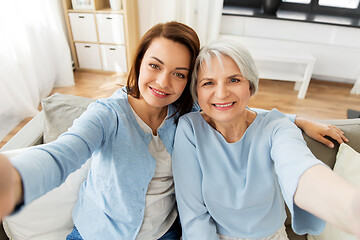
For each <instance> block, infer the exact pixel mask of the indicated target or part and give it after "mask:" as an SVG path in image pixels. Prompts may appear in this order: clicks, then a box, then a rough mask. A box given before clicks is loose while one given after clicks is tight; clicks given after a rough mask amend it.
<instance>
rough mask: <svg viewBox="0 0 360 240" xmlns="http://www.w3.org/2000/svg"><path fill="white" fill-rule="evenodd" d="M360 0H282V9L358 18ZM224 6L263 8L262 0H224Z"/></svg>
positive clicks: (359, 16) (359, 15) (359, 14)
mask: <svg viewBox="0 0 360 240" xmlns="http://www.w3.org/2000/svg"><path fill="white" fill-rule="evenodd" d="M359 3H360V0H282V4H281V7H280V10H288V11H292V12H300V13H305V14H309V15H314V16H317V15H326V17H331V16H338V17H339V16H340V17H344V18H348V19H349V18H352V19H355V20H358V19H359V18H360V6H359V5H360V4H359ZM224 6H235V7H247V8H255V9H261V0H224Z"/></svg>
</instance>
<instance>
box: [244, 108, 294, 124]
mask: <svg viewBox="0 0 360 240" xmlns="http://www.w3.org/2000/svg"><path fill="white" fill-rule="evenodd" d="M250 109H251V110H253V111H255V112H257V113H260V114H262V113H269V112H270V110H265V109H261V108H250ZM284 114H285V116H286V117H287V118H288V119H289V120H290V121H291V122H293V123H295V119H296V114H287V113H284Z"/></svg>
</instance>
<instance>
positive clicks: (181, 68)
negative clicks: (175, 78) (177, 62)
mask: <svg viewBox="0 0 360 240" xmlns="http://www.w3.org/2000/svg"><path fill="white" fill-rule="evenodd" d="M151 58H153V59H155V60H156V61H158V62H159V63H161V64H162V65H164V62H163V61H161V60H160V59H159V58H157V57H155V56H151ZM175 69H176V70H185V71H189V68H186V67H177V68H175Z"/></svg>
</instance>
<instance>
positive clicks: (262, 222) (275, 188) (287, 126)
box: [173, 40, 360, 240]
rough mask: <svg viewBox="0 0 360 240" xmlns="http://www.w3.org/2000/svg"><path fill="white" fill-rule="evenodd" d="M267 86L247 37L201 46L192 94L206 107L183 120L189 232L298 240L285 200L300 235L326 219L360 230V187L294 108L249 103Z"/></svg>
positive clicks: (184, 210)
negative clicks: (320, 150) (320, 146)
mask: <svg viewBox="0 0 360 240" xmlns="http://www.w3.org/2000/svg"><path fill="white" fill-rule="evenodd" d="M257 88H258V74H257V70H256V67H255V65H254V62H253V59H252V57H251V55H250V54H249V52H248V51H247V50H246V49H244V48H243V47H242V46H240V45H239V44H237V43H235V42H230V41H225V40H218V41H215V42H213V43H212V44H210V45H208V46H207V47H205V48H203V49H202V50H201V51H200V54H199V56H198V58H197V61H196V65H195V69H194V72H193V79H192V92H193V96H194V97H195V99H197V101H198V103H199V105H200V108H201V109H202V111H201V112H196V113H189V114H186V115H185V116H183V117H182V118H180V120H179V125H178V128H177V131H176V136H175V144H174V151H173V174H174V181H175V192H176V198H177V202H178V208H179V212H180V219H181V222H182V228H183V239H184V240H186V239H196V240H199V239H206V240H210V239H227V240H228V239H281V240H282V239H288V238H287V235H286V232H285V228H284V221H285V218H286V214H285V207H284V200H285V202H286V204H287V206H288V207H289V209H290V212H291V214H292V220H293V221H292V222H293V226H292V227H293V229H294V231H295V232H297V233H299V234H304V233H312V234H317V233H320V232H321V231H322V229H323V227H324V221H323V220H321V219H324V220H326V221H329V222H331V223H333V224H335V225H336V226H339V227H340V228H342V229H344V230H347V231H348V232H352V233H355V234H357V236H360V233H359V227H360V224H359V222H360V220H359V218H360V216H359V215H360V211H359V206H358V204H360V191H359V190H358V189H356V188H355V187H353V186H351V185H349V184H347V183H346V182H345V181H344V180H342V179H341V178H339V177H337V176H336V175H335V174H334V173H333V172H332V171H331V170H330V169H329V168H328V167H327V166H325V165H324V164H322V162H321V161H319V160H317V159H316V158H315V157H314V156H313V154H312V153H311V152H310V150H309V149H308V148H307V146H306V143H305V141H304V140H303V138H302V135H301V132H300V130H299V129H298V128H297V127H296V126H295V125H294V124H293V123H292V122H291V121H289V119H288V118H287V117H286V116H285V115H283V114H282V113H280V112H279V111H277V110H276V109H274V110H272V111H270V112H263V111H258V110H253V109H250V108H248V107H247V105H248V103H249V100H250V97H251V96H252V95H253V94H254V93H255V92H256V90H257ZM356 211H357V214H356ZM313 214H314V215H313ZM315 215H316V216H318V217H319V218H318V217H316V216H315ZM320 218H321V219H320ZM356 231H357V232H356Z"/></svg>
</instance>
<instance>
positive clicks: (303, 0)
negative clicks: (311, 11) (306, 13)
mask: <svg viewBox="0 0 360 240" xmlns="http://www.w3.org/2000/svg"><path fill="white" fill-rule="evenodd" d="M283 2H291V3H300V4H309V3H310V2H311V0H283Z"/></svg>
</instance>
